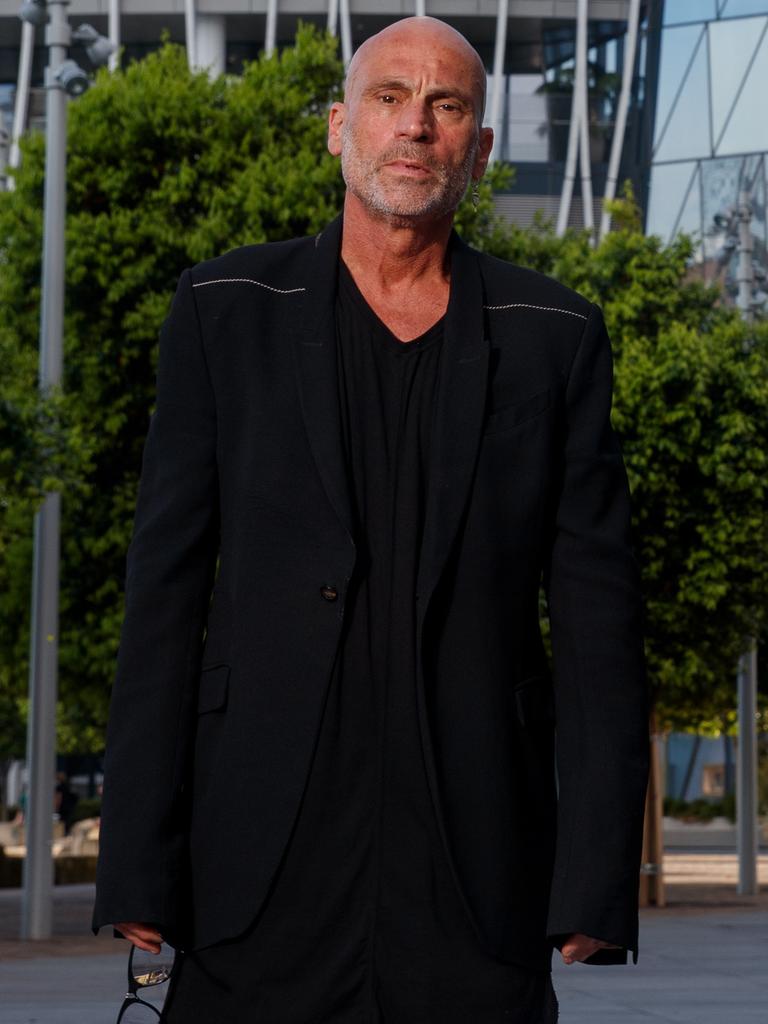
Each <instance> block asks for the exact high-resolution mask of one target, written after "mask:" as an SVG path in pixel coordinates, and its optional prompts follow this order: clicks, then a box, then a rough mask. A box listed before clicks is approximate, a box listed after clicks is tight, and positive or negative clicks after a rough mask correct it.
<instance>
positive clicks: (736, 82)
mask: <svg viewBox="0 0 768 1024" xmlns="http://www.w3.org/2000/svg"><path fill="white" fill-rule="evenodd" d="M764 25H765V19H763V18H738V19H737V20H736V21H716V22H713V23H712V24H711V25H710V26H709V42H710V46H709V50H710V69H711V82H712V135H713V138H714V139H715V143H717V140H718V139H719V138H720V135H721V133H722V131H723V127H724V125H725V122H726V119H727V117H728V114H729V113H730V111H731V107H732V106H733V101H734V100H735V99H736V96H737V94H738V92H739V87H740V86H741V83H742V82H743V80H744V75H745V74H746V72H747V68H748V66H749V62H750V60H751V59H752V57H753V56H754V54H755V49H756V48H757V46H759V44H760V35H761V31H762V29H763V27H764ZM734 54H738V59H737V60H734Z"/></svg>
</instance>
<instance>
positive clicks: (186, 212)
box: [0, 28, 768, 756]
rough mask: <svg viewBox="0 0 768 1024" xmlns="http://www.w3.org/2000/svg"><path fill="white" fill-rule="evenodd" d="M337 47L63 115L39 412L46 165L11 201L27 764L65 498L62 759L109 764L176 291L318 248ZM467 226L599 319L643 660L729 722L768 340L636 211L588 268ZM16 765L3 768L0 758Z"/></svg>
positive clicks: (760, 588) (465, 219)
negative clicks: (52, 342) (218, 267)
mask: <svg viewBox="0 0 768 1024" xmlns="http://www.w3.org/2000/svg"><path fill="white" fill-rule="evenodd" d="M335 46H336V44H335V41H334V40H332V39H329V38H328V37H324V36H320V35H318V34H317V33H315V32H314V31H313V30H311V29H309V28H303V29H301V30H300V32H299V34H298V36H297V41H296V45H295V47H293V48H289V49H286V50H284V51H283V52H282V53H281V54H280V55H279V56H278V55H274V56H272V57H270V58H266V57H261V58H260V59H259V60H258V61H256V62H254V63H252V64H249V65H248V66H247V67H246V69H245V72H244V74H243V76H242V77H241V78H234V79H231V78H220V79H217V80H215V81H211V80H209V79H208V78H207V76H206V75H204V74H191V73H190V72H189V71H188V69H187V65H186V57H185V54H184V52H183V50H181V49H180V48H178V47H174V46H171V45H165V46H164V47H163V48H162V49H161V50H159V51H158V52H156V53H154V54H153V55H151V56H150V57H148V58H146V59H145V60H143V61H141V62H137V63H134V64H132V65H130V66H129V67H128V68H127V69H126V70H124V71H120V72H117V73H113V74H109V73H107V72H106V71H103V72H100V73H99V75H98V77H97V82H96V85H95V87H94V88H93V89H92V90H90V91H89V92H88V93H87V94H86V95H85V96H83V97H81V98H80V99H79V100H78V101H77V102H76V103H73V104H71V106H70V132H69V149H68V198H67V202H68V220H67V267H66V281H67V309H66V320H65V378H64V384H63V389H62V390H61V391H60V392H58V391H55V392H54V393H52V394H51V395H50V396H49V397H47V399H44V400H39V399H38V396H37V392H36V373H37V333H38V315H39V311H38V307H39V298H40V293H39V276H40V250H41V206H42V183H43V167H44V152H43V150H44V143H43V139H42V138H41V137H40V136H39V135H30V136H29V137H28V138H27V139H26V140H25V143H24V153H23V162H22V165H21V168H20V170H19V172H18V175H17V188H16V190H15V191H14V192H11V193H0V308H2V309H3V317H2V319H1V321H0V357H2V358H3V360H4V363H3V365H4V370H5V372H4V378H3V387H2V395H0V556H2V557H0V734H6V735H8V736H9V737H10V736H12V735H15V737H16V739H15V740H14V743H15V745H16V746H15V748H14V749H17V748H18V749H17V752H18V753H21V749H20V744H21V740H20V739H19V737H20V736H22V735H23V718H24V712H25V701H24V695H25V692H26V686H27V673H28V642H29V641H28V631H29V622H28V619H29V581H30V575H31V555H32V539H31V538H32V517H33V513H34V509H35V507H36V503H37V502H38V501H39V499H40V496H41V494H42V493H43V491H44V490H45V489H46V487H48V488H52V487H54V486H55V487H59V488H61V490H62V492H63V495H64V500H63V504H62V515H63V522H62V566H61V629H60V676H59V678H60V707H59V749H60V751H62V752H74V751H82V752H85V751H88V750H94V751H98V750H99V749H100V747H101V745H102V743H103V730H104V724H105V720H106V708H107V702H108V697H109V687H110V683H111V680H112V675H113V671H114V663H115V657H116V654H117V645H118V639H119V629H120V622H121V619H122V610H123V603H122V601H123V582H124V568H125V553H126V549H127V546H128V542H129V539H130V533H131V528H132V516H133V511H134V506H135V498H136V490H137V482H138V473H139V468H140V460H141V450H142V446H143V441H144V437H145V435H146V430H147V426H148V418H149V415H150V412H151V406H152V401H153V395H154V380H155V366H156V357H157V336H158V330H159V327H160V325H161V323H162V320H163V318H164V317H165V315H166V313H167V310H168V308H169V304H170V299H171V296H172V293H173V290H174V288H175V285H176V281H177V279H178V276H179V274H180V273H181V271H182V270H183V269H184V268H185V267H187V266H190V265H191V264H193V263H195V262H197V261H198V260H201V259H204V258H207V257H210V256H213V255H216V254H218V253H220V252H223V251H226V250H227V249H230V248H233V247H234V246H237V245H241V244H244V243H253V242H260V241H267V240H273V239H279V238H285V237H291V236H295V235H303V234H309V233H312V232H315V231H317V230H319V229H320V228H321V227H322V226H323V225H324V224H326V223H327V222H328V221H329V220H330V219H331V218H332V217H333V216H334V215H335V214H336V212H337V211H338V210H339V209H340V208H341V203H342V198H343V182H342V180H341V176H340V174H339V169H338V164H337V161H336V160H334V159H333V158H331V157H330V156H329V155H328V154H327V152H326V150H325V133H326V127H325V123H326V122H325V111H326V110H327V106H328V104H329V102H330V101H331V100H332V99H334V98H336V97H337V96H338V95H339V91H340V83H341V76H342V67H341V64H340V62H339V60H338V58H337V56H336V50H335ZM508 181H509V172H508V171H507V170H504V169H503V168H494V169H493V171H492V174H491V176H490V178H489V180H488V181H487V182H485V183H484V185H483V186H482V188H481V197H480V202H479V204H478V207H477V209H474V208H473V206H472V205H471V204H470V203H468V202H465V203H464V204H463V205H462V207H461V209H460V211H459V216H458V218H457V226H458V228H459V230H460V232H461V233H462V234H463V236H464V237H465V238H466V239H467V240H468V241H470V242H471V243H472V244H474V245H476V246H478V247H479V248H481V249H484V250H486V251H489V252H493V253H495V254H496V255H499V256H501V257H503V258H507V259H512V260H514V261H516V262H519V263H523V264H526V265H528V266H532V267H535V268H537V269H540V270H542V271H544V272H545V273H549V274H552V275H553V276H555V277H557V278H559V279H560V280H563V281H565V282H566V283H568V284H571V285H572V286H573V287H576V288H578V289H579V290H581V291H583V292H585V293H586V294H587V295H588V296H589V297H590V298H592V299H594V300H595V301H598V302H600V303H601V305H602V306H603V309H604V310H605V314H606V319H607V322H608V326H609V329H610V331H611V334H612V338H613V343H614V347H615V356H616V401H615V412H614V420H615V423H616V426H617V428H618V430H619V432H620V434H621V436H622V440H623V443H624V450H625V455H626V459H627V464H628V469H629V474H630V479H631V483H632V487H633V492H634V497H635V510H636V521H635V542H636V546H637V551H638V555H639V559H640V562H641V565H642V568H643V576H644V587H645V593H646V599H647V605H648V634H649V640H648V649H649V660H650V666H651V672H652V679H653V682H654V686H655V690H656V694H657V700H658V705H659V707H660V708H661V709H662V711H663V713H664V715H665V716H666V718H667V720H669V721H672V720H674V719H675V716H678V717H679V716H680V715H682V716H683V717H684V719H685V721H686V722H691V721H695V720H701V719H704V718H708V719H710V718H712V717H713V716H722V715H725V714H727V712H728V711H729V710H730V709H731V708H732V707H733V668H734V659H735V657H736V654H737V653H738V650H739V649H740V645H741V642H742V638H743V636H745V635H747V634H749V633H752V634H758V633H760V631H762V630H763V628H764V621H763V618H762V611H761V609H762V608H764V607H765V603H766V602H765V596H766V591H767V590H768V587H766V583H767V582H768V581H767V580H766V574H765V570H764V569H763V568H762V550H764V548H765V541H766V514H765V491H764V485H763V483H762V478H763V474H764V469H765V458H766V437H765V424H766V423H768V417H766V412H767V411H768V409H767V406H768V394H766V384H765V382H766V380H767V379H768V377H767V376H766V373H765V370H766V352H767V340H768V339H767V337H766V332H765V328H764V327H763V326H759V327H756V328H753V329H749V330H748V329H747V328H746V327H745V326H744V325H743V324H742V323H741V321H740V320H739V318H738V317H737V315H736V314H735V313H734V312H733V311H730V310H728V309H725V308H723V307H722V306H721V304H720V302H719V296H718V294H717V293H716V292H714V291H711V290H707V289H705V288H703V287H702V286H701V285H699V284H697V283H695V282H693V281H690V280H689V279H688V270H687V266H688V260H689V256H690V245H689V243H688V242H687V241H686V240H680V241H678V242H675V243H673V244H672V245H669V246H664V245H662V244H661V243H660V242H659V241H658V240H657V239H652V238H645V237H643V235H642V233H641V232H640V230H639V227H638V225H637V223H636V222H635V221H634V220H633V218H635V216H636V214H635V211H634V207H633V204H632V202H631V200H629V199H628V200H625V201H623V202H619V203H618V204H617V206H616V211H615V212H616V215H617V217H618V218H619V222H620V223H619V225H618V226H619V230H617V231H615V232H614V233H612V234H611V235H610V236H609V237H608V238H607V239H606V240H605V241H604V242H603V243H602V244H601V245H600V246H599V247H597V248H596V249H592V248H591V247H590V245H589V243H588V239H587V237H586V235H585V234H584V233H580V232H571V233H569V234H567V235H566V236H565V237H564V238H556V237H555V235H554V232H553V230H552V228H551V225H546V224H545V223H543V222H541V223H539V224H538V225H537V226H535V228H534V229H532V230H521V229H519V228H517V227H514V226H509V225H507V224H504V223H503V222H501V221H500V220H499V218H498V217H497V216H496V215H495V213H494V206H493V198H492V189H493V188H494V187H495V188H501V187H504V185H505V184H506V183H508ZM4 753H6V754H7V751H5V750H0V756H3V754H4Z"/></svg>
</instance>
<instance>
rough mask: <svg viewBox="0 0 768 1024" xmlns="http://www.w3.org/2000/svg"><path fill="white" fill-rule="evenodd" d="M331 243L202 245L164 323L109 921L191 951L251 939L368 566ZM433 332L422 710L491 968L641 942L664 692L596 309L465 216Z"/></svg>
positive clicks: (121, 689) (335, 241) (134, 587)
mask: <svg viewBox="0 0 768 1024" xmlns="http://www.w3.org/2000/svg"><path fill="white" fill-rule="evenodd" d="M340 238H341V218H338V219H337V220H336V221H334V222H333V223H332V224H331V225H330V226H329V227H328V228H327V229H326V230H325V231H323V232H321V234H319V235H318V236H317V237H316V238H305V239H298V240H293V241H289V242H279V243H272V244H268V245H258V246H245V247H243V248H240V249H236V250H234V251H232V252H229V253H227V254H226V255H224V256H222V257H220V258H218V259H213V260H209V261H206V262H204V263H201V264H199V265H197V266H196V267H194V268H192V270H188V271H185V272H184V273H183V274H182V276H181V279H180V282H179V286H178V291H177V293H176V297H175V299H174V302H173V307H172V310H171V313H170V316H169V318H168V319H167V321H166V322H165V324H164V325H163V329H162V332H161V341H160V355H159V365H158V374H157V402H156V408H155V411H154V414H153V416H152V419H151V423H150V427H149V433H148V436H147V440H146V444H145V448H144V455H143V462H142V471H141V478H140V484H139V493H138V502H137V507H136V518H135V524H134V532H133V537H132V540H131V543H130V547H129V549H128V554H127V571H126V581H125V583H126V585H125V618H124V622H123V627H122V634H121V639H120V647H119V654H118V663H117V673H116V680H115V685H114V691H113V695H112V702H111V707H110V716H109V726H108V732H107V745H106V757H105V782H104V793H103V807H102V830H101V851H100V856H99V864H98V881H97V896H96V905H95V909H94V915H93V929H94V931H96V930H98V928H99V927H100V926H101V925H103V924H106V923H114V922H116V921H128V920H135V921H150V922H156V923H158V924H159V925H160V926H161V928H162V929H163V930H164V933H165V935H166V936H168V937H169V939H170V940H171V941H173V942H174V943H176V944H181V945H183V946H185V948H188V949H194V948H200V947H202V946H205V945H208V944H210V943H214V942H216V941H218V940H221V939H226V938H229V937H232V936H235V935H237V934H238V933H239V932H241V931H242V930H243V929H245V928H246V927H247V926H248V924H249V923H250V922H251V921H252V920H253V918H254V916H255V914H256V913H257V911H258V909H259V907H260V905H261V904H262V902H263V901H264V899H265V896H266V894H267V892H268V890H269V887H270V882H271V880H272V878H273V876H274V874H275V871H276V868H277V865H278V863H279V861H280V857H281V854H282V852H283V849H284V847H285V844H286V842H287V839H288V836H289V833H290V831H291V826H292V824H293V821H294V818H295V816H296V812H297V808H298V804H299V799H300V796H301V793H302V790H303V787H304V784H305V781H306V778H307V773H308V768H309V763H310V755H311V752H312V749H313V744H314V741H315V737H316V734H317V730H318V727H319V721H320V713H321V708H322V706H323V702H324V696H325V690H326V687H327V685H328V682H329V679H330V674H331V667H332V663H333V660H334V654H335V652H336V648H337V645H338V642H339V634H340V630H341V625H342V620H343V616H344V606H345V599H346V594H347V589H348V586H349V581H350V578H351V576H352V574H353V572H354V567H355V538H354V536H353V534H352V528H351V523H350V500H349V495H348V493H347V486H346V481H345V469H344V461H343V450H342V441H341V435H340V424H339V409H338V394H337V376H336V354H335V333H334V308H333V303H334V292H335V279H336V274H337V267H338V254H339V246H340ZM442 345H443V351H442V353H441V359H440V369H439V380H438V393H437V400H436V401H437V405H436V415H435V423H434V428H433V436H432V437H433V439H432V450H431V464H430V469H429V477H428V498H427V501H428V505H427V512H426V524H425V530H424V537H423V548H422V558H421V564H420V569H419V575H418V581H417V600H418V604H417V607H418V616H417V640H418V644H419V651H420V665H419V679H418V704H419V724H420V729H421V735H422V743H423V746H424V753H425V762H426V766H427V775H428V782H429V786H430V790H431V793H432V797H433V800H434V805H435V811H436V815H437V821H438V823H439V829H440V834H441V836H442V839H443V842H444V844H445V848H446V853H447V855H448V859H449V863H450V865H451V870H452V873H453V875H454V878H455V881H456V885H457V887H458V891H459V894H460V896H461V898H462V901H463V903H464V905H465V908H466V912H467V914H468V917H469V919H470V921H471V923H472V925H473V926H474V928H475V931H476V934H477V938H478V941H479V942H480V943H481V944H482V946H483V947H484V948H485V949H486V951H487V952H488V953H489V954H490V955H492V956H494V957H496V958H498V959H501V960H504V961H510V962H516V963H522V964H528V965H531V966H537V967H538V966H542V965H543V964H545V963H546V962H547V959H548V956H549V954H550V952H551V948H552V945H553V943H555V942H556V941H557V936H560V935H563V934H565V933H568V932H572V931H580V932H585V933H587V934H590V935H593V936H596V937H599V938H602V939H605V940H607V941H609V942H613V943H617V944H619V945H621V946H623V947H627V948H629V949H632V950H634V951H635V953H636V950H637V889H638V872H639V861H640V850H641V832H642V819H643V805H644V795H645V787H646V775H647V747H648V741H647V737H648V731H647V705H646V687H645V677H644V668H643V647H642V639H641V602H640V597H639V586H638V575H637V571H636V566H635V564H634V561H633V557H632V553H631V550H630V544H629V536H628V529H629V520H630V510H629V495H628V487H627V480H626V474H625V471H624V466H623V463H622V458H621V454H620V450H619V445H618V443H617V440H616V437H615V436H614V434H613V432H612V430H611V426H610V420H609V414H610V405H611V372H612V371H611V352H610V345H609V341H608V337H607V334H606V330H605V326H604V323H603V317H602V314H601V312H600V309H599V307H597V306H596V305H593V304H591V303H589V302H588V301H587V300H586V299H584V298H583V297H582V296H580V295H578V294H577V293H575V292H573V291H571V290H570V289H567V288H565V287H563V286H562V285H560V284H557V283H556V282H554V281H552V280H551V279H549V278H547V277H545V276H543V275H541V274H538V273H535V272H532V271H529V270H524V269H522V268H520V267H517V266H513V265H511V264H509V263H506V262H503V261H501V260H498V259H495V258H493V257H490V256H487V255H483V254H481V253H479V252H476V251H474V250H473V249H471V248H469V247H468V246H467V245H465V244H464V243H463V242H462V241H461V240H460V239H459V238H458V236H456V235H455V234H454V235H453V236H452V239H451V294H450V302H449V306H448V311H447V317H446V328H445V335H444V338H443V341H442ZM217 556H218V572H217ZM542 576H543V579H544V583H545V587H546V592H547V594H548V601H549V612H550V618H551V625H552V644H553V659H554V669H553V672H552V673H551V674H550V671H549V668H548V665H547V660H546V658H545V654H544V649H543V646H542V641H541V636H540V632H539V624H538V616H539V585H540V581H541V579H542ZM334 592H335V593H336V594H337V597H336V598H335V599H334V598H333V594H334ZM329 597H330V598H331V599H330V600H329ZM553 684H554V685H553ZM555 747H556V757H557V766H558V779H559V794H557V793H556V780H555V770H554V765H555ZM617 960H619V961H621V962H624V961H625V960H626V953H622V954H620V955H619V956H618V957H617V956H616V954H615V953H611V954H598V955H597V956H596V958H595V961H594V962H608V961H613V962H616V961H617Z"/></svg>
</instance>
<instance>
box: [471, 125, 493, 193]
mask: <svg viewBox="0 0 768 1024" xmlns="http://www.w3.org/2000/svg"><path fill="white" fill-rule="evenodd" d="M492 149H493V128H481V129H480V138H479V140H478V144H477V156H476V157H475V163H474V165H473V167H472V177H473V178H474V179H475V181H479V180H480V179H481V178H482V176H483V175H484V174H485V172H486V169H487V167H488V158H489V157H490V155H491V150H492Z"/></svg>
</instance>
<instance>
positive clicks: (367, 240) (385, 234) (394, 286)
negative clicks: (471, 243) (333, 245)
mask: <svg viewBox="0 0 768 1024" xmlns="http://www.w3.org/2000/svg"><path fill="white" fill-rule="evenodd" d="M452 227H453V214H447V215H446V216H444V217H442V218H439V219H436V220H433V221H428V222H426V223H424V222H418V223H417V222H414V223H410V222H408V221H407V220H402V221H398V220H395V219H392V220H387V219H385V218H383V217H379V216H374V215H373V214H371V212H370V211H369V210H368V209H367V208H366V207H365V206H363V204H362V203H361V202H360V200H359V199H357V198H356V197H355V196H353V195H351V194H350V193H349V192H348V193H347V196H346V199H345V202H344V227H343V232H342V239H341V258H342V259H343V260H344V262H345V263H346V265H347V266H348V267H349V269H350V271H351V272H352V275H353V276H354V278H355V279H356V280H357V281H358V283H368V284H369V285H372V286H375V288H376V290H377V291H378V292H379V293H380V294H381V293H387V292H390V291H391V292H397V291H399V290H401V289H402V288H406V289H407V290H410V288H412V287H413V286H414V285H416V286H418V285H419V284H422V283H423V284H425V285H426V284H427V283H428V282H430V283H436V282H437V281H442V282H445V283H447V282H448V280H449V277H450V268H449V265H448V259H447V251H448V240H449V238H450V235H451V229H452Z"/></svg>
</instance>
